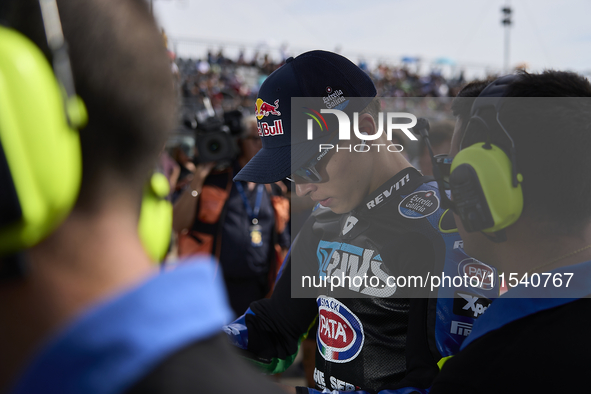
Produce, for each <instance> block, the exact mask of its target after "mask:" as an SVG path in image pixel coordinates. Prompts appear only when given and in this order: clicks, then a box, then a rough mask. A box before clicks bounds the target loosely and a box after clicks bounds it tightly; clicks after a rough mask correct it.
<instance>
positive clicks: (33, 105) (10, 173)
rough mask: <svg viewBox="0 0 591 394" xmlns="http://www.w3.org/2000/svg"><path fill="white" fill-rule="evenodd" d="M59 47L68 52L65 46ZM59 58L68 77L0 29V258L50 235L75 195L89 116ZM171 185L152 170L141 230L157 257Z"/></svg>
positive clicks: (165, 236)
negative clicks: (83, 133)
mask: <svg viewBox="0 0 591 394" xmlns="http://www.w3.org/2000/svg"><path fill="white" fill-rule="evenodd" d="M54 5H55V4H54ZM55 7H57V6H55ZM42 8H43V7H42ZM55 11H56V12H57V8H56V10H55ZM42 13H43V9H42ZM44 19H45V17H44ZM59 33H60V34H61V29H60V32H59ZM50 47H51V43H50ZM53 49H54V48H52V50H53ZM60 49H61V50H65V46H64V45H63V43H62V45H61V48H58V50H60ZM63 53H64V52H61V53H59V54H58V55H63ZM55 55H56V53H55V52H54V59H55V58H59V60H58V61H61V62H64V61H66V62H67V64H65V65H66V67H65V68H64V67H60V70H61V73H63V72H64V69H65V70H66V74H67V73H68V72H69V73H70V75H66V76H65V78H64V76H63V75H58V77H57V78H56V75H55V74H54V70H53V69H52V67H51V66H50V64H49V63H48V62H47V60H46V58H45V56H44V55H43V53H42V52H41V50H40V49H39V48H38V47H37V46H36V45H35V44H34V43H33V42H31V41H30V40H29V39H28V38H26V37H25V36H24V35H22V34H20V33H19V32H17V31H15V30H13V29H10V28H7V27H3V26H0V256H9V255H13V254H15V253H17V252H19V251H21V250H23V249H26V248H29V247H31V246H33V245H35V244H36V243H38V242H39V241H41V240H42V239H43V238H45V237H46V236H47V235H49V234H50V233H51V232H52V231H53V230H54V229H55V228H56V227H57V226H58V225H59V224H60V223H61V222H62V221H63V219H65V217H66V216H67V215H68V213H69V212H70V210H71V209H72V207H73V206H74V203H75V202H76V198H77V196H78V192H79V188H80V182H81V174H82V159H81V150H80V139H79V134H78V131H77V129H80V128H82V127H84V125H85V124H86V120H87V114H86V109H85V106H84V103H83V102H82V100H81V99H80V98H79V97H78V96H76V95H75V92H74V91H73V83H71V81H72V77H71V71H70V68H69V58H68V57H67V55H66V56H65V59H64V56H55ZM60 66H64V64H60ZM58 80H59V82H58ZM168 190H169V186H168V181H167V180H166V178H165V177H164V175H162V174H154V175H153V176H152V177H151V179H150V180H149V182H148V183H147V185H146V186H145V190H144V197H143V200H142V210H141V214H140V223H139V233H140V236H141V238H142V242H143V244H144V247H145V248H146V251H147V252H148V254H149V255H150V257H151V258H152V260H154V261H160V260H162V258H163V257H164V256H165V254H166V252H167V250H168V245H169V242H170V235H171V231H172V206H171V204H170V203H169V202H168V201H166V200H165V197H166V196H167V195H168ZM0 272H2V270H1V269H0Z"/></svg>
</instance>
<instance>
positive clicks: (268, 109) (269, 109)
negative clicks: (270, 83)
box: [254, 98, 281, 120]
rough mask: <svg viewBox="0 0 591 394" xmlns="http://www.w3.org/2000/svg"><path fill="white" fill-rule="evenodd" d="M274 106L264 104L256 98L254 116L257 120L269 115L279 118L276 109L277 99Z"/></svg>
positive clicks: (277, 106) (277, 105) (279, 113)
mask: <svg viewBox="0 0 591 394" xmlns="http://www.w3.org/2000/svg"><path fill="white" fill-rule="evenodd" d="M274 104H275V105H271V104H269V103H266V102H264V101H263V100H262V99H261V98H258V99H257V101H256V104H255V105H256V110H255V113H254V114H255V115H256V117H257V119H258V120H261V119H263V118H264V117H265V116H269V115H275V116H279V115H281V112H279V111H277V108H279V99H277V100H275V103H274Z"/></svg>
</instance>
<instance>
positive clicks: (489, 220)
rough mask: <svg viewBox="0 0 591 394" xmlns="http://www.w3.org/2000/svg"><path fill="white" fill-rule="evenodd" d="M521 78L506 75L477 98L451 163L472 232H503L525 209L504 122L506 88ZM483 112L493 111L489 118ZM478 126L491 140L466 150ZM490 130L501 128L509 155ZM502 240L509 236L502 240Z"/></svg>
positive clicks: (460, 208)
mask: <svg viewBox="0 0 591 394" xmlns="http://www.w3.org/2000/svg"><path fill="white" fill-rule="evenodd" d="M518 78H519V75H507V76H505V77H501V78H499V79H497V80H495V81H494V82H492V83H491V84H490V85H488V86H487V87H486V88H485V89H484V90H483V91H482V92H481V93H480V95H479V96H478V98H476V100H475V101H474V104H473V105H472V110H471V118H470V121H469V123H468V125H467V127H466V132H465V135H464V138H463V140H462V143H461V144H460V151H459V153H458V154H457V155H456V156H455V157H454V159H453V161H452V164H451V173H450V177H449V184H450V189H451V193H452V196H453V203H452V205H453V207H454V211H455V213H456V214H457V215H459V216H460V218H461V220H462V224H463V226H464V228H465V229H466V231H468V232H473V231H483V232H485V233H495V232H498V231H501V230H503V229H505V228H507V227H508V226H510V225H512V224H513V223H515V222H516V221H517V219H519V216H520V215H521V212H522V210H523V192H522V190H521V183H522V182H523V176H522V175H521V174H519V173H518V172H517V154H516V149H515V143H514V142H513V139H512V138H511V135H510V134H509V133H508V132H507V130H506V129H505V127H504V126H503V124H502V123H501V121H500V118H499V113H500V111H501V108H502V106H503V104H504V102H505V98H504V97H505V93H506V90H507V87H508V85H509V84H510V83H511V82H513V81H515V80H517V79H518ZM482 110H485V111H483V113H484V112H486V111H488V116H484V115H483V114H482V113H481V111H482ZM491 115H492V116H491ZM477 124H479V126H480V127H481V128H480V129H481V130H485V134H484V135H482V136H480V137H479V138H483V139H484V140H486V141H485V142H477V143H474V144H472V145H470V146H468V147H463V146H462V145H463V143H464V141H465V140H467V139H470V138H471V137H473V135H471V134H474V133H475V129H476V128H477ZM491 126H496V127H497V129H501V130H502V132H503V133H504V135H505V137H506V139H507V140H508V141H509V142H510V148H509V149H508V154H507V153H506V152H505V151H504V150H503V149H501V148H500V147H499V146H497V145H494V144H492V143H491V142H490V140H491ZM503 239H504V236H502V237H499V238H497V240H501V241H502V240H503Z"/></svg>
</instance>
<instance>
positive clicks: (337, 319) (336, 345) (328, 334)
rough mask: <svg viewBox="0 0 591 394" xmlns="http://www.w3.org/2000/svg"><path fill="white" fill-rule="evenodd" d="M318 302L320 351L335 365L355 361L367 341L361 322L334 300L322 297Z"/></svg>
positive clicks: (317, 336) (318, 343)
mask: <svg viewBox="0 0 591 394" xmlns="http://www.w3.org/2000/svg"><path fill="white" fill-rule="evenodd" d="M316 302H317V303H318V332H317V333H316V344H317V346H318V351H319V352H320V354H322V357H324V359H325V360H327V361H330V362H333V363H346V362H349V361H351V360H353V359H354V358H355V357H357V355H358V354H359V352H360V351H361V348H363V342H364V340H365V335H364V333H363V325H362V324H361V321H360V320H359V319H358V318H357V316H355V315H354V314H353V313H352V312H351V311H350V310H349V308H347V307H346V306H345V305H343V304H342V303H341V302H340V301H338V300H336V299H334V298H331V297H326V296H320V297H318V298H317V299H316Z"/></svg>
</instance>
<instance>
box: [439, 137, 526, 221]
mask: <svg viewBox="0 0 591 394" xmlns="http://www.w3.org/2000/svg"><path fill="white" fill-rule="evenodd" d="M489 147H490V148H488V149H487V148H485V144H484V143H482V142H480V143H476V144H474V145H472V146H469V147H468V148H465V149H462V150H461V151H460V152H459V153H458V154H457V155H456V157H455V158H454V160H453V162H452V166H451V173H452V175H453V172H454V170H455V169H456V168H458V167H459V166H461V165H463V164H467V165H469V166H471V167H472V168H473V169H474V171H475V173H476V176H477V178H478V181H479V184H480V186H481V187H482V192H483V194H484V198H485V202H486V204H487V205H488V209H489V210H490V214H491V216H492V219H493V221H494V225H492V226H491V227H488V228H485V229H482V231H485V232H495V231H500V230H502V229H504V228H507V227H508V226H510V225H511V224H513V223H515V222H516V221H517V219H519V216H520V215H521V212H522V211H523V192H522V190H521V184H518V185H517V187H513V183H512V175H511V165H512V164H511V160H510V159H509V157H508V156H507V155H506V154H505V152H503V150H502V149H501V148H499V147H498V146H496V145H490V146H489ZM519 179H521V176H519ZM451 180H452V178H451V177H450V181H451ZM452 195H453V184H452ZM454 200H456V198H455V197H454Z"/></svg>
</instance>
